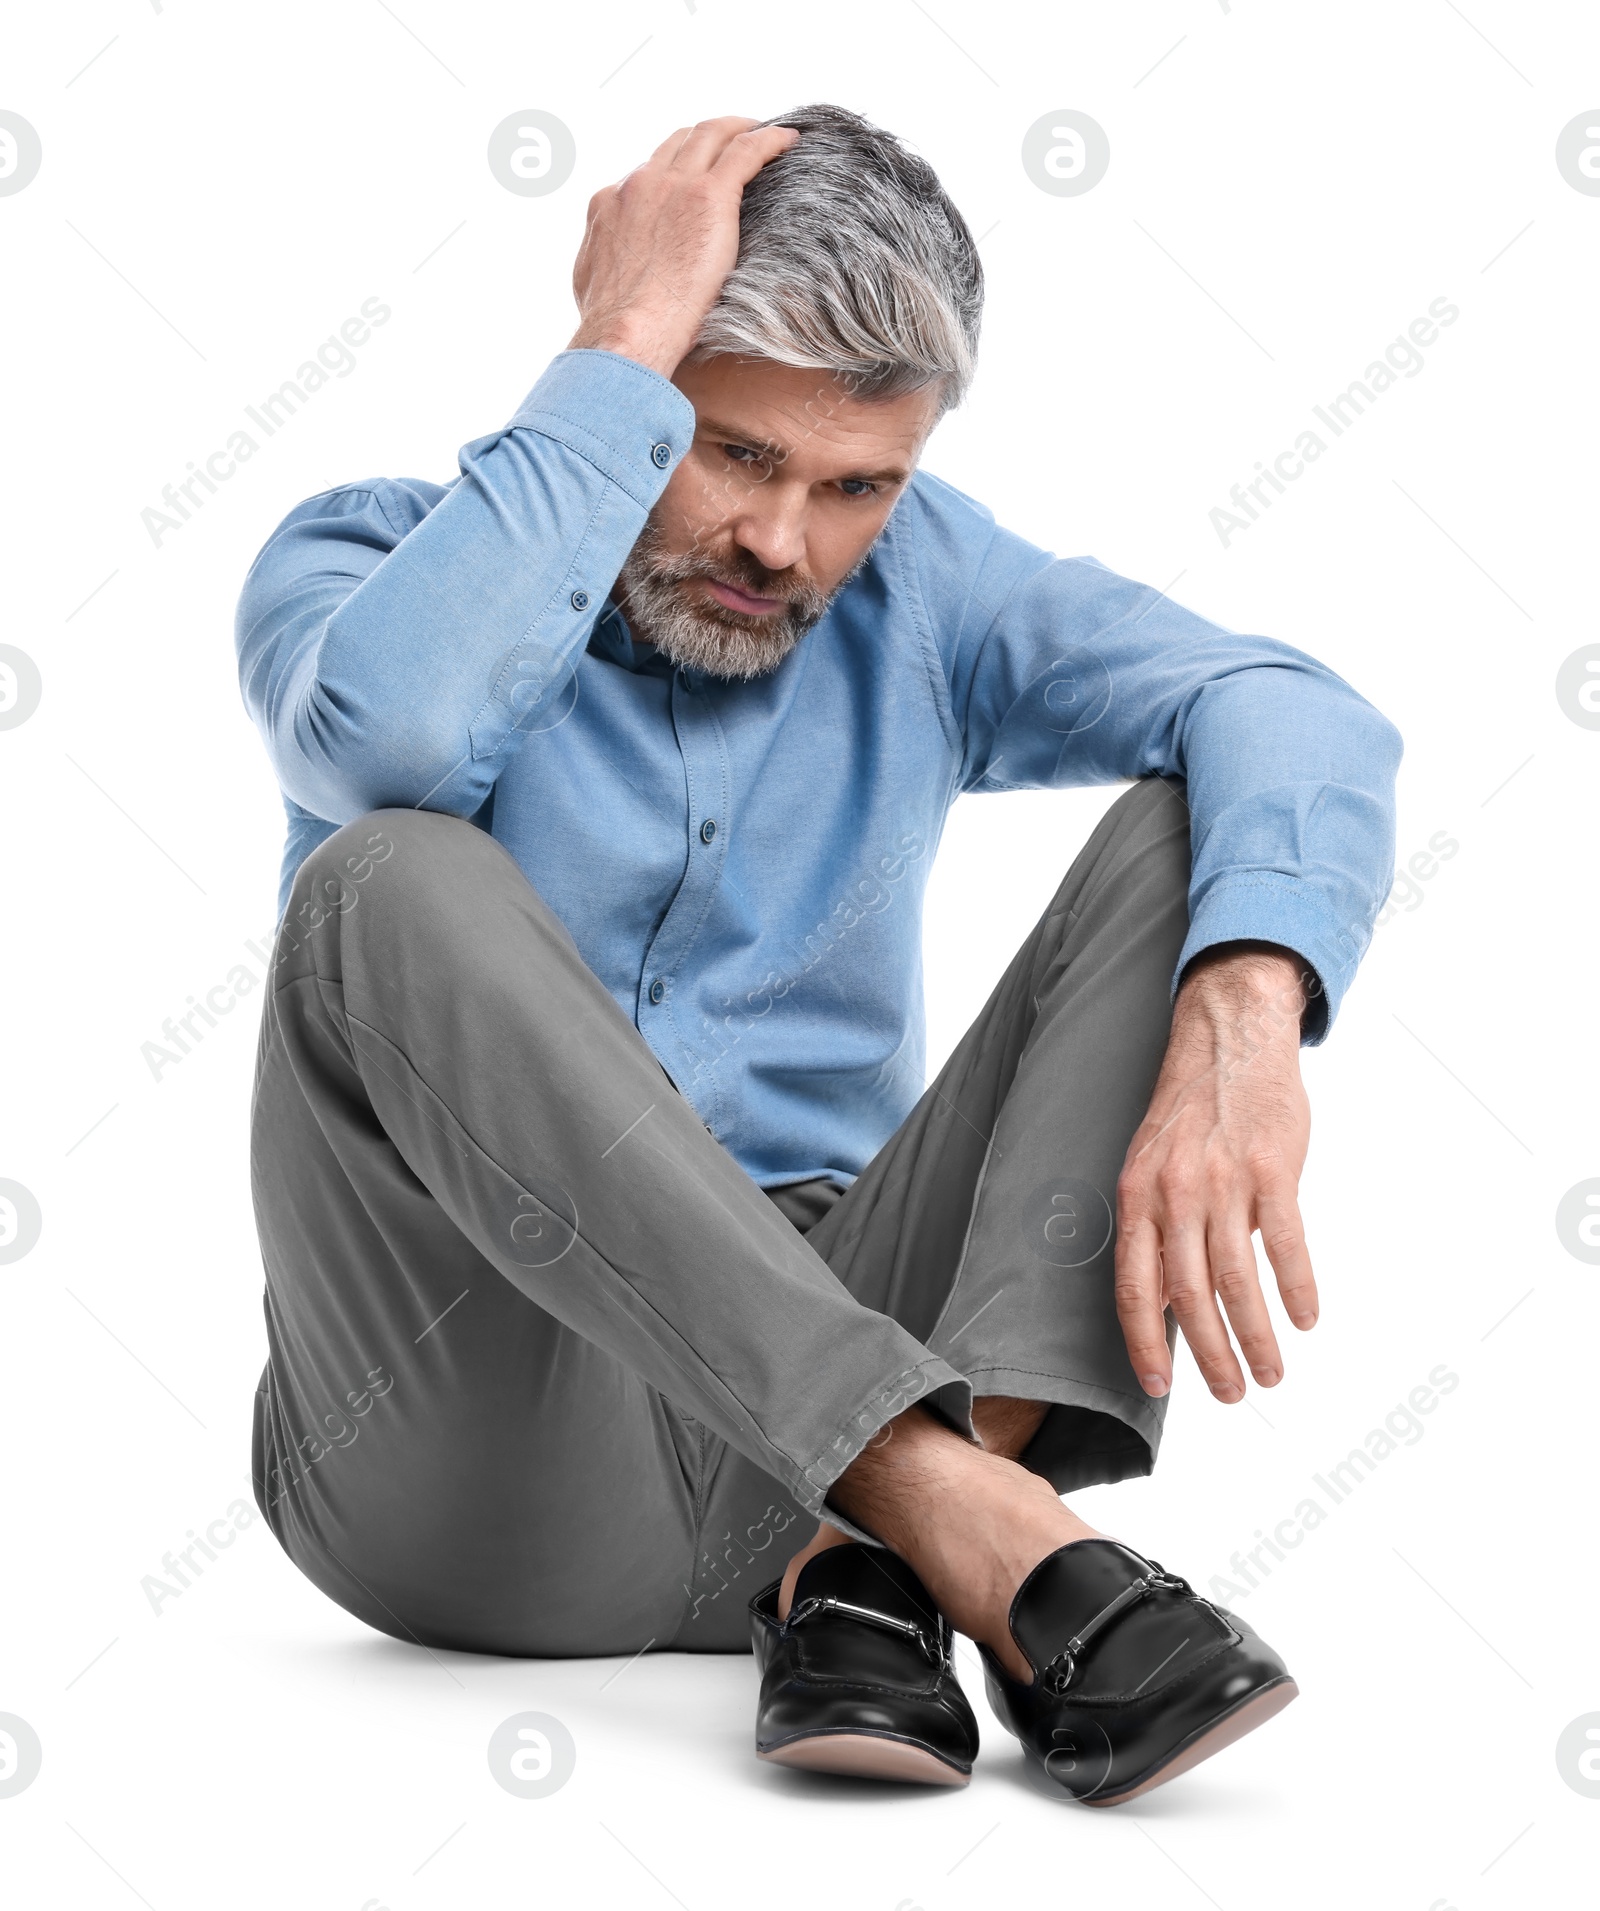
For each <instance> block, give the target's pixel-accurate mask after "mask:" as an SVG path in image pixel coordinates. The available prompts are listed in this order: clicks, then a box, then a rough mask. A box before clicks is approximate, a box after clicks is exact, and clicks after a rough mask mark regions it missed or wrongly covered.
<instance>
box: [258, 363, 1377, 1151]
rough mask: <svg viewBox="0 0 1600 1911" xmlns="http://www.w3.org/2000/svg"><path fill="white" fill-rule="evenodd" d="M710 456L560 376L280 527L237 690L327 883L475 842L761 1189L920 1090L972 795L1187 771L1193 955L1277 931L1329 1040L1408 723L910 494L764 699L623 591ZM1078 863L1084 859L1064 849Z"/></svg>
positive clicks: (623, 370) (268, 552)
mask: <svg viewBox="0 0 1600 1911" xmlns="http://www.w3.org/2000/svg"><path fill="white" fill-rule="evenodd" d="M693 431H694V413H693V409H692V407H691V406H690V404H689V401H688V400H687V399H686V398H685V397H684V396H683V395H682V393H681V392H679V391H678V390H677V388H676V387H675V386H673V385H672V384H671V383H669V382H668V381H667V380H666V379H664V378H661V377H658V376H657V375H656V374H655V373H654V372H651V371H648V370H646V369H645V368H644V367H642V366H640V365H637V364H635V363H634V362H633V361H632V360H630V359H626V358H621V357H617V356H615V355H613V354H611V353H606V352H586V351H582V352H565V353H563V354H562V355H561V356H560V357H558V358H557V359H556V360H555V361H554V363H553V364H552V365H551V366H550V368H549V370H548V371H547V372H546V373H545V374H544V376H543V377H542V378H541V379H540V380H539V382H538V384H537V385H535V386H534V388H533V390H532V392H531V393H530V394H529V396H528V398H527V400H526V402H525V403H524V404H523V406H522V407H521V409H520V410H519V411H518V412H517V413H516V415H515V416H514V417H513V418H512V420H511V422H510V423H509V424H508V425H507V426H506V427H505V428H504V429H503V430H501V431H496V432H493V433H491V434H490V435H489V436H487V437H483V438H478V439H475V440H473V442H472V443H470V444H468V445H466V446H465V447H463V449H462V451H461V454H460V465H461V473H460V476H459V477H458V478H457V479H455V480H454V481H453V482H452V483H450V484H447V485H444V484H433V483H429V482H427V481H425V480H422V479H413V478H374V479H371V480H369V481H368V482H365V483H362V484H349V485H341V486H339V487H338V488H337V489H335V490H332V491H325V492H323V493H322V494H321V495H320V496H318V497H315V498H310V499H308V500H307V501H306V502H305V503H304V504H301V505H299V506H297V507H296V508H295V509H294V510H293V511H291V512H290V513H289V515H288V516H287V517H286V518H285V519H284V521H283V523H282V524H281V525H280V526H279V527H278V529H277V530H276V531H275V532H274V533H273V535H272V537H271V538H270V539H269V540H268V542H267V544H266V545H265V547H264V548H263V549H262V551H261V553H260V555H259V556H258V557H257V558H256V560H255V563H254V564H253V565H252V566H251V569H250V574H249V576H248V578H247V579H246V581H245V586H244V591H243V595H242V597H241V600H240V604H239V612H238V625H237V637H238V651H239V672H240V680H241V683H242V686H243V690H244V698H245V703H246V705H247V707H248V708H249V711H250V714H251V716H252V718H253V719H254V721H255V723H256V724H257V726H258V727H259V729H260V731H261V734H262V736H263V737H264V739H265V741H266V745H267V750H268V753H269V755H270V756H271V759H272V764H273V768H274V769H275V771H276V772H277V776H278V780H279V782H280V784H281V785H282V788H283V792H284V797H285V800H286V805H287V809H288V815H289V837H288V845H287V848H286V851H285V855H284V863H283V889H282V893H281V896H280V908H281V907H282V906H283V905H284V904H285V903H286V902H287V900H288V893H289V885H290V882H291V880H292V878H293V875H294V872H295V870H296V869H297V868H298V867H299V865H300V863H301V861H302V860H303V859H304V858H305V856H306V855H307V854H308V853H309V852H310V851H311V850H312V849H313V848H315V847H316V845H317V844H318V843H320V842H322V841H323V840H324V839H325V838H326V837H327V836H329V835H331V834H332V832H333V831H334V829H335V828H336V827H337V826H338V825H339V824H341V823H346V822H349V821H351V820H352V819H353V818H355V817H358V816H360V815H362V814H364V813H365V812H366V811H368V810H373V809H381V808H391V807H398V806H414V807H419V808H423V809H430V810H442V811H445V812H448V813H449V814H452V815H456V816H463V817H469V818H471V819H472V821H473V822H475V823H476V824H478V825H479V827H481V828H483V829H486V830H488V831H490V832H491V833H492V834H493V835H494V837H495V838H496V839H497V840H498V841H499V842H501V843H503V844H504V845H505V847H506V849H507V850H509V852H510V853H511V855H512V856H513V857H514V858H515V859H516V861H517V862H518V864H519V865H520V866H521V867H522V869H523V870H524V871H525V872H526V874H527V876H528V879H529V881H530V882H531V883H532V884H533V885H534V887H535V888H536V889H537V890H538V891H539V893H540V895H542V896H543V897H544V899H545V901H546V902H547V903H548V904H549V905H550V907H551V908H552V909H553V910H554V911H555V913H556V914H557V915H558V916H559V917H560V918H561V920H562V921H563V922H564V923H565V924H566V926H567V928H568V929H569V930H570V932H571V934H572V936H573V938H574V940H575V941H576V943H577V946H578V948H579V950H580V951H581V953H582V955H583V958H584V960H585V962H587V963H588V965H589V966H590V968H592V969H593V970H594V972H595V974H596V975H597V976H598V977H599V978H600V980H601V982H602V983H603V984H604V985H605V987H606V988H607V989H608V990H609V991H610V992H611V994H612V996H613V997H614V998H615V999H616V1001H617V1002H618V1003H619V1004H620V1005H621V1007H622V1008H623V1010H624V1011H625V1012H626V1014H627V1015H628V1016H629V1017H630V1019H631V1020H632V1021H633V1022H634V1023H635V1024H636V1026H637V1027H638V1029H639V1031H640V1033H641V1034H642V1035H643V1036H644V1039H645V1040H646V1041H647V1042H648V1043H649V1044H650V1047H651V1048H652V1049H653V1050H654V1052H655V1054H656V1055H657V1056H658V1057H659V1059H660V1060H661V1062H662V1064H663V1065H664V1067H665V1068H666V1070H667V1072H668V1074H669V1075H670V1076H671V1077H672V1079H673V1081H675V1082H676V1083H677V1085H678V1087H679V1088H680V1089H681V1090H682V1091H683V1093H684V1095H685V1096H687V1098H688V1099H689V1101H690V1102H691V1103H692V1104H693V1106H694V1108H695V1109H696V1110H697V1111H698V1113H699V1115H700V1117H701V1119H702V1120H703V1121H704V1122H705V1124H706V1126H707V1127H708V1128H709V1129H710V1130H711V1132H712V1134H713V1135H715V1136H716V1137H717V1139H718V1140H719V1141H721V1142H722V1143H723V1144H724V1145H725V1146H726V1147H727V1148H728V1149H729V1150H730V1151H731V1152H732V1154H733V1155H734V1157H735V1158H736V1159H737V1160H738V1161H739V1162H740V1163H741V1164H742V1166H743V1167H744V1168H745V1169H746V1171H747V1172H748V1173H749V1174H750V1175H751V1176H753V1177H754V1179H755V1180H756V1181H757V1182H759V1183H761V1184H762V1185H763V1186H768V1187H770V1186H776V1185H778V1184H781V1183H784V1182H790V1181H798V1180H803V1179H806V1178H807V1177H810V1176H813V1175H827V1176H830V1177H831V1178H833V1179H834V1180H836V1181H838V1182H841V1183H848V1182H849V1181H851V1180H852V1179H853V1178H854V1177H855V1175H856V1174H857V1173H859V1171H860V1170H861V1169H862V1167H863V1166H865V1164H866V1162H867V1161H868V1160H869V1159H870V1157H871V1156H872V1155H873V1153H874V1152H875V1151H876V1150H877V1149H878V1148H879V1147H880V1146H881V1145H882V1143H883V1142H884V1141H885V1140H886V1139H887V1138H888V1137H889V1135H890V1134H891V1133H892V1132H893V1131H894V1129H895V1128H896V1127H897V1126H898V1125H899V1123H900V1121H901V1120H902V1119H903V1118H904V1116H905V1115H906V1114H907V1113H908V1112H909V1110H910V1109H911V1107H912V1105H913V1104H914V1103H915V1101H916V1100H917V1098H918V1096H919V1095H920V1094H921V1092H922V1090H923V1088H924V1086H925V1082H924V1032H923V994H922V904H923V893H924V890H925V887H926V884H927V880H928V872H929V870H930V868H931V867H932V863H933V857H934V852H935V850H936V849H937V847H938V844H939V837H940V833H941V831H942V829H943V827H944V819H945V816H946V814H947V812H948V811H949V808H950V805H951V804H952V803H953V802H954V801H955V799H956V798H957V797H958V796H961V795H963V794H966V793H969V792H972V793H982V794H987V793H989V792H993V791H1001V790H1016V789H1037V788H1041V787H1043V788H1055V789H1059V788H1064V787H1066V786H1068V785H1072V784H1087V783H1111V782H1115V781H1118V780H1120V779H1123V778H1130V777H1140V776H1150V775H1155V774H1160V775H1165V776H1175V777H1182V778H1184V779H1185V780H1186V782H1187V786H1188V787H1187V794H1188V800H1189V804H1190V808H1191V811H1192V816H1193V822H1192V845H1193V879H1192V883H1191V887H1190V898H1189V906H1190V929H1189V936H1188V940H1187V941H1186V942H1185V944H1184V946H1183V951H1182V954H1181V955H1180V957H1179V961H1178V967H1177V970H1176V972H1175V974H1174V978H1173V986H1174V988H1176V986H1177V980H1178V977H1179V976H1180V975H1181V973H1182V970H1183V967H1184V965H1185V964H1186V963H1187V962H1188V961H1189V960H1190V958H1191V957H1193V956H1194V955H1195V954H1197V953H1198V952H1199V951H1200V950H1202V949H1205V948H1207V947H1209V946H1210V945H1212V944H1214V943H1217V942H1226V941H1232V940H1234V939H1235V938H1239V937H1258V938H1261V939H1263V940H1265V941H1269V942H1275V943H1280V944H1282V945H1283V946H1284V947H1286V948H1288V949H1292V950H1294V951H1296V952H1297V953H1298V954H1299V955H1300V956H1302V957H1303V958H1304V959H1305V960H1306V962H1307V963H1309V964H1310V965H1311V967H1312V968H1313V969H1314V970H1315V971H1316V973H1317V976H1318V977H1319V978H1320V981H1321V990H1322V993H1321V997H1320V1003H1319V1005H1318V1006H1317V1007H1316V1008H1314V1010H1313V1017H1312V1021H1311V1023H1310V1026H1309V1029H1308V1037H1309V1039H1311V1040H1320V1039H1322V1036H1323V1035H1324V1034H1325V1033H1326V1031H1327V1027H1328V1025H1329V1023H1330V1022H1331V1020H1332V1017H1333V1015H1334V1014H1335V1013H1336V1012H1337V1009H1338V1005H1339V1001H1340V998H1341V997H1342V996H1343V994H1344V991H1345V989H1346V987H1347V986H1348V984H1349V982H1350V979H1351V976H1352V974H1353V973H1354V971H1355V967H1356V964H1357V962H1358V961H1359V960H1360V957H1361V955H1362V953H1363V951H1364V950H1365V948H1366V945H1367V942H1368V940H1369V937H1370V934H1371V926H1372V922H1373V918H1374V917H1375V915H1376V913H1377V911H1378V909H1379V907H1380V905H1381V904H1382V902H1383V899H1384V896H1385V894H1386V893H1387V891H1388V888H1389V885H1390V881H1391V877H1392V869H1393V844H1394V796H1393V784H1394V772H1395V769H1396V766H1397V764H1398V762H1399V757H1400V739H1399V737H1398V735H1397V733H1396V732H1395V730H1394V728H1393V726H1392V725H1391V724H1390V723H1388V722H1387V720H1386V719H1385V718H1383V717H1382V716H1380V715H1379V714H1378V712H1377V711H1375V710H1374V709H1373V708H1372V707H1371V706H1370V705H1369V704H1367V703H1366V702H1364V701H1363V700H1362V698H1360V697H1359V696H1357V695H1356V693H1355V692H1354V691H1353V690H1352V689H1350V687H1349V686H1348V685H1347V684H1345V683H1344V682H1343V681H1342V680H1341V679H1340V678H1339V677H1337V676H1335V675H1334V673H1333V672H1332V671H1331V670H1328V669H1326V668H1324V666H1323V665H1321V664H1319V663H1318V662H1316V660H1315V659H1314V658H1311V657H1308V656H1306V655H1305V654H1304V653H1303V652H1301V651H1298V650H1292V649H1290V648H1289V647H1288V646H1287V645H1286V644H1281V643H1277V642H1275V641H1274V640H1272V639H1271V638H1267V637H1248V636H1240V635H1237V634H1236V633H1235V632H1233V631H1229V630H1224V629H1222V628H1220V627H1219V626H1218V625H1216V624H1211V623H1207V622H1206V621H1205V620H1204V619H1202V618H1200V617H1197V616H1195V615H1194V613H1193V612H1191V611H1187V610H1184V609H1181V608H1180V607H1179V606H1178V605H1177V604H1175V603H1173V602H1172V601H1171V600H1170V599H1169V598H1166V597H1164V596H1163V595H1162V594H1161V593H1160V592H1158V591H1155V590H1152V589H1150V588H1149V587H1148V586H1146V585H1142V584H1135V583H1131V582H1129V581H1128V580H1127V579H1126V578H1122V577H1118V576H1117V575H1116V574H1115V573H1114V572H1112V571H1109V570H1107V569H1106V568H1105V567H1104V566H1103V565H1101V564H1099V563H1097V562H1096V561H1095V560H1094V559H1092V558H1085V557H1077V558H1056V557H1053V556H1051V555H1050V554H1049V553H1048V552H1046V551H1042V550H1039V549H1038V548H1037V547H1036V546H1034V545H1032V544H1029V543H1027V542H1026V541H1024V540H1023V539H1022V538H1020V537H1015V536H1013V535H1012V534H1011V533H1009V532H1007V531H1003V530H1001V529H1000V528H999V527H998V526H997V525H996V524H995V522H994V519H993V517H992V516H991V515H990V513H989V512H988V511H986V510H985V509H984V508H983V506H982V505H980V504H977V503H975V502H974V501H973V500H972V499H971V498H968V497H965V496H963V494H962V493H961V492H959V491H957V490H955V489H954V488H953V487H952V486H950V485H948V484H945V483H943V482H942V481H941V480H940V479H938V478H935V477H931V476H929V475H928V474H926V473H918V474H917V475H916V476H915V477H914V478H913V480H912V482H911V483H910V485H909V486H908V487H907V488H906V490H905V491H904V492H903V493H902V495H901V497H900V499H899V501H898V502H897V504H896V505H895V508H894V510H893V512H892V514H891V515H890V518H889V521H888V524H887V526H886V528H885V530H884V531H883V533H882V535H881V536H880V537H879V539H878V541H877V543H876V544H875V545H874V547H873V550H872V553H871V555H870V557H869V558H868V560H867V562H866V565H865V566H864V568H863V569H862V570H861V571H860V572H859V573H858V574H857V575H856V577H855V578H854V579H852V581H851V582H850V583H849V584H848V585H847V586H846V587H845V588H844V590H843V591H841V592H840V594H839V596H838V597H837V598H836V599H835V601H834V603H833V605H832V607H831V609H830V610H829V612H828V614H827V616H826V617H825V618H823V620H822V621H821V623H819V624H818V625H817V626H816V627H815V628H814V629H813V630H811V631H810V632H809V633H808V634H807V635H806V636H805V637H804V638H803V639H802V640H801V642H800V644H799V645H798V646H797V647H796V649H795V650H794V651H793V652H792V653H791V654H790V656H789V657H787V658H786V659H785V661H784V662H783V663H782V664H781V665H780V666H779V668H778V669H777V670H775V671H773V672H772V673H771V674H770V675H769V676H766V677H762V678H758V679H756V680H754V681H752V682H747V683H737V682H731V681H724V680H718V679H715V678H710V677H707V676H706V675H704V674H703V673H701V672H698V671H689V670H680V669H673V668H671V667H669V666H668V665H667V664H666V663H664V661H663V660H662V659H661V658H659V657H658V656H657V655H656V654H655V652H654V651H653V650H652V649H651V648H650V647H649V646H643V647H641V648H639V649H637V650H636V649H635V647H634V645H633V642H632V639H631V637H630V635H629V633H628V629H627V626H626V623H625V621H624V619H623V617H622V615H621V613H620V612H618V611H617V610H616V609H615V608H614V607H613V606H612V604H611V603H610V601H609V598H608V596H607V593H608V591H609V590H610V588H611V586H612V584H613V582H614V580H615V579H616V577H617V574H618V572H619V571H620V570H621V568H622V564H623V561H624V559H625V558H626V557H627V555H628V551H629V549H630V548H631V546H632V545H633V542H634V540H635V539H636V538H637V537H638V535H639V532H640V530H641V528H642V527H643V525H644V522H645V516H646V513H647V512H648V511H649V509H650V507H651V506H652V505H653V504H654V503H655V501H656V499H657V498H658V497H659V495H660V493H661V491H662V489H663V487H664V486H665V484H666V482H667V479H668V477H669V476H670V475H671V472H672V469H673V468H674V466H675V465H676V464H677V463H678V461H679V459H681V458H682V457H683V455H684V454H685V452H686V451H687V450H688V448H689V445H690V441H691V438H692V435H693ZM1064 860H1065V859H1063V861H1064Z"/></svg>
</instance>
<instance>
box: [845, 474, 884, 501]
mask: <svg viewBox="0 0 1600 1911" xmlns="http://www.w3.org/2000/svg"><path fill="white" fill-rule="evenodd" d="M852 485H858V486H859V487H860V489H859V490H855V491H852V490H851V488H850V487H851V486H852ZM839 488H840V490H841V491H843V493H844V494H845V496H846V497H847V498H870V497H871V496H872V494H873V493H874V492H875V491H876V490H877V488H878V487H877V486H876V485H875V484H874V483H873V482H872V480H871V479H870V478H841V479H840V480H839Z"/></svg>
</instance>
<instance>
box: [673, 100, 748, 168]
mask: <svg viewBox="0 0 1600 1911" xmlns="http://www.w3.org/2000/svg"><path fill="white" fill-rule="evenodd" d="M760 124H761V122H760V121H759V120H754V119H744V118H741V117H739V116H738V115H736V114H728V115H725V116H724V117H723V118H721V119H703V120H701V121H700V122H699V124H698V125H696V126H691V127H690V128H689V129H688V133H687V135H686V136H685V137H684V138H683V139H681V140H680V141H679V143H678V145H677V147H676V148H675V149H674V151H673V153H672V165H673V168H674V170H675V171H677V172H700V173H703V172H708V171H709V170H710V169H711V167H712V166H714V165H715V164H716V162H717V161H718V160H719V159H720V158H721V157H722V154H723V151H724V149H725V148H726V147H727V145H728V143H729V141H730V140H734V139H737V138H738V137H739V135H740V134H741V133H748V132H749V131H751V129H752V128H753V127H756V126H759V125H760Z"/></svg>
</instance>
